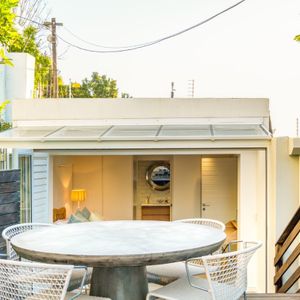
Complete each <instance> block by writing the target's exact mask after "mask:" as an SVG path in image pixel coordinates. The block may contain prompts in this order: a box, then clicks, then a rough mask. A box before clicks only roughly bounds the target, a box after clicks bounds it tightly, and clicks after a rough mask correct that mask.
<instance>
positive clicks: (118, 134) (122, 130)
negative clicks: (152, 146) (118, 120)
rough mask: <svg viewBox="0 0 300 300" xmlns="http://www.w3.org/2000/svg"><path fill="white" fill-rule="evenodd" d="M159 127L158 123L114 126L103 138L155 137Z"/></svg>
mask: <svg viewBox="0 0 300 300" xmlns="http://www.w3.org/2000/svg"><path fill="white" fill-rule="evenodd" d="M158 129H159V126H157V125H129V126H121V125H119V126H114V127H113V128H112V129H111V130H109V131H108V133H107V134H105V135H104V136H103V137H102V138H114V139H115V138H143V137H148V138H149V137H155V136H156V133H157V131H158Z"/></svg>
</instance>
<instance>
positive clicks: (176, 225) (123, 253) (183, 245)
mask: <svg viewBox="0 0 300 300" xmlns="http://www.w3.org/2000/svg"><path fill="white" fill-rule="evenodd" d="M225 238H226V235H225V233H224V232H222V231H220V230H217V229H214V228H211V227H208V226H202V225H194V224H186V223H180V222H162V221H102V222H85V223H74V224H65V225H57V226H51V227H46V228H43V229H38V230H31V231H28V232H25V233H22V234H19V235H17V236H15V237H13V238H12V240H11V243H12V246H13V248H14V249H15V250H16V251H17V253H18V254H20V256H22V257H25V258H27V259H32V260H37V261H43V262H45V261H46V262H61V263H72V264H84V265H88V266H110V267H112V266H139V265H150V264H161V263H168V262H172V261H180V260H186V259H187V258H190V257H195V256H201V255H204V254H207V253H211V252H212V251H214V250H216V249H218V248H219V246H220V245H221V244H222V243H223V241H224V240H225Z"/></svg>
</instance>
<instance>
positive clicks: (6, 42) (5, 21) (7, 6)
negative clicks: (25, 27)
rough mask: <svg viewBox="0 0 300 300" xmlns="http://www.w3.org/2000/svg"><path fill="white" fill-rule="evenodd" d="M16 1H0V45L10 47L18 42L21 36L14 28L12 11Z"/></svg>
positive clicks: (16, 3)
mask: <svg viewBox="0 0 300 300" xmlns="http://www.w3.org/2000/svg"><path fill="white" fill-rule="evenodd" d="M18 2H19V1H18V0H1V1H0V44H1V45H3V46H8V47H9V46H11V45H12V44H14V43H16V42H18V41H19V40H20V38H21V35H20V34H19V33H18V31H17V30H16V28H15V24H14V18H15V14H14V13H13V9H14V8H15V7H16V6H17V5H18Z"/></svg>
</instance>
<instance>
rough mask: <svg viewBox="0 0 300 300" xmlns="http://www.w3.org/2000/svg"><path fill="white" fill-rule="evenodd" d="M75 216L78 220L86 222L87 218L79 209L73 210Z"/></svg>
mask: <svg viewBox="0 0 300 300" xmlns="http://www.w3.org/2000/svg"><path fill="white" fill-rule="evenodd" d="M75 217H76V218H77V219H79V220H80V222H87V221H88V219H87V218H85V217H84V215H83V214H82V213H81V211H80V210H79V209H77V211H76V212H75Z"/></svg>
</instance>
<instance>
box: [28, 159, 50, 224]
mask: <svg viewBox="0 0 300 300" xmlns="http://www.w3.org/2000/svg"><path fill="white" fill-rule="evenodd" d="M48 189H49V155H48V154H47V153H33V155H32V222H38V223H49V196H48Z"/></svg>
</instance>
